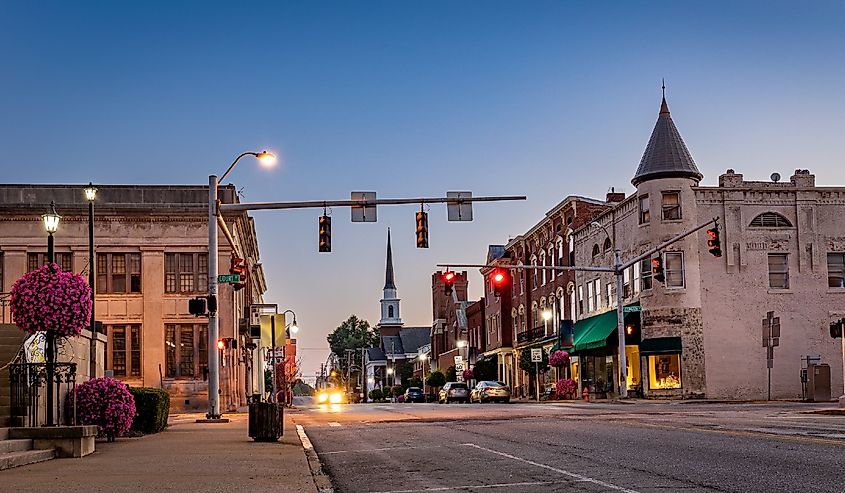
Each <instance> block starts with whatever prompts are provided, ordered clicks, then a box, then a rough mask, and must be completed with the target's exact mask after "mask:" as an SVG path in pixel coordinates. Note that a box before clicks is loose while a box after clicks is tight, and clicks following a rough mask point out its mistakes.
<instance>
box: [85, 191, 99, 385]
mask: <svg viewBox="0 0 845 493" xmlns="http://www.w3.org/2000/svg"><path fill="white" fill-rule="evenodd" d="M84 191H85V199H86V200H87V201H88V286H89V287H90V288H91V325H90V327H89V328H88V330H90V331H91V344H90V346H89V351H88V363H89V365H90V366H89V367H88V374H89V376H90V377H91V378H95V377H96V376H97V323H96V322H95V320H96V319H95V318H94V291H95V290H94V279H96V277H95V276H96V274H97V272H96V266H97V263H96V262H95V261H94V260H95V259H94V200H95V199H96V198H97V188H96V187H95V186H94V184H93V183H92V182H88V186H87V187H85V189H84Z"/></svg>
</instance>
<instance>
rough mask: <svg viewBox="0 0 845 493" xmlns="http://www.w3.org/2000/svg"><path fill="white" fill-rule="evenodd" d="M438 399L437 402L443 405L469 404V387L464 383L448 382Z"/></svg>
mask: <svg viewBox="0 0 845 493" xmlns="http://www.w3.org/2000/svg"><path fill="white" fill-rule="evenodd" d="M437 397H438V399H437V402H439V403H441V404H443V403H446V404H448V403H450V402H456V401H457V402H469V387H467V384H465V383H464V382H446V385H444V386H443V388H442V389H440V393H439V395H438V396H437Z"/></svg>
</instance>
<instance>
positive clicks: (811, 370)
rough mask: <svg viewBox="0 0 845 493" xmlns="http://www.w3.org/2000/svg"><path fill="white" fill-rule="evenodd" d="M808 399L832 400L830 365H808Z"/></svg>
mask: <svg viewBox="0 0 845 493" xmlns="http://www.w3.org/2000/svg"><path fill="white" fill-rule="evenodd" d="M807 399H808V400H810V401H813V402H830V365H828V364H825V363H822V364H820V365H807Z"/></svg>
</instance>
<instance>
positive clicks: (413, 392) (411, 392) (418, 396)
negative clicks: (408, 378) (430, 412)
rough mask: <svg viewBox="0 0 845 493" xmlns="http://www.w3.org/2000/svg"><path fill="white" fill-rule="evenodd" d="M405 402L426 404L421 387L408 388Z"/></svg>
mask: <svg viewBox="0 0 845 493" xmlns="http://www.w3.org/2000/svg"><path fill="white" fill-rule="evenodd" d="M405 402H425V394H423V391H422V389H421V388H419V387H408V390H406V391H405Z"/></svg>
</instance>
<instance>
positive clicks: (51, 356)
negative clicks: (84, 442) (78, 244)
mask: <svg viewBox="0 0 845 493" xmlns="http://www.w3.org/2000/svg"><path fill="white" fill-rule="evenodd" d="M41 219H43V220H44V229H46V230H47V235H48V236H47V263H48V265H49V266H50V269H51V270H52V269H53V262H54V260H55V251H54V250H55V249H54V246H53V233H55V232H56V231H58V230H59V221H61V219H62V216H60V215H59V214H58V213H57V212H56V203H55V202H50V211H49V212H47V213H46V214H42V215H41ZM46 332H47V333H46V334H45V339H46V341H45V345H46V346H47V347H46V350H47V354H46V361H47V425H48V426H53V425H55V424H56V423H55V421H54V419H53V410H54V409H53V398H54V397H55V396H54V395H53V383H54V380H55V379H56V378H55V373H56V331H55V329H53V328H52V327H51V328H49V329H47V331H46Z"/></svg>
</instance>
